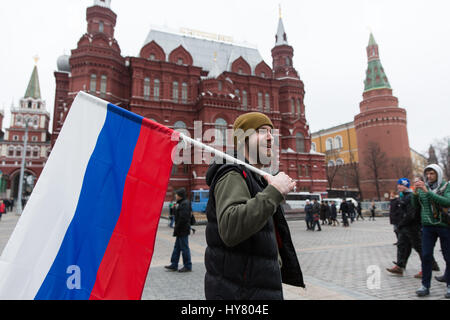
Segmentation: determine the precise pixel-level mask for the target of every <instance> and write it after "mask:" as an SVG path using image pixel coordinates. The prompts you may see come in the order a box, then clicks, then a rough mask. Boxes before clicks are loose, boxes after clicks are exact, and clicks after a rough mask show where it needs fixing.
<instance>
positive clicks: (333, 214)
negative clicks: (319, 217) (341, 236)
mask: <svg viewBox="0 0 450 320" xmlns="http://www.w3.org/2000/svg"><path fill="white" fill-rule="evenodd" d="M330 215H331V221H332V222H333V227H335V226H336V222H337V224H338V225H339V224H340V223H339V220H338V219H337V208H336V202H335V201H331V206H330Z"/></svg>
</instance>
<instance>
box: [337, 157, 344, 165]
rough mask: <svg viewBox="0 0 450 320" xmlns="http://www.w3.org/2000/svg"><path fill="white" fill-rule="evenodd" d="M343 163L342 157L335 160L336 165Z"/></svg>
mask: <svg viewBox="0 0 450 320" xmlns="http://www.w3.org/2000/svg"><path fill="white" fill-rule="evenodd" d="M343 164H344V160H343V159H341V158H339V159H337V160H336V165H337V166H342V165H343Z"/></svg>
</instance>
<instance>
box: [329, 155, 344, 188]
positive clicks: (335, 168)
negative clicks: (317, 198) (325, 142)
mask: <svg viewBox="0 0 450 320" xmlns="http://www.w3.org/2000/svg"><path fill="white" fill-rule="evenodd" d="M338 155H339V151H338V150H337V149H331V150H328V151H327V152H326V156H325V160H326V162H327V164H326V167H325V173H326V175H327V181H328V189H330V190H331V189H333V182H334V179H335V177H336V175H337V173H338V172H339V171H340V170H341V168H342V164H337V161H336V160H337V157H338ZM330 161H333V165H330Z"/></svg>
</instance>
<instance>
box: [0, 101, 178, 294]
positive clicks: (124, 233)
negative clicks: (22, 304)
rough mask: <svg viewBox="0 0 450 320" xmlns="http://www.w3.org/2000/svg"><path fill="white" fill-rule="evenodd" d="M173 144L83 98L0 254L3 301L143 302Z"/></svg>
mask: <svg viewBox="0 0 450 320" xmlns="http://www.w3.org/2000/svg"><path fill="white" fill-rule="evenodd" d="M178 138H179V135H178V134H177V133H176V132H174V131H173V130H171V129H169V128H167V127H164V126H162V125H159V124H158V123H155V122H153V121H151V120H148V119H145V118H143V117H141V116H138V115H136V114H133V113H131V112H128V111H126V110H124V109H122V108H119V107H117V106H115V105H112V104H108V103H107V102H106V101H103V100H100V99H98V98H96V97H93V96H90V95H88V94H86V93H84V92H80V93H79V94H78V95H77V97H76V98H75V100H74V102H73V104H72V107H71V109H70V112H69V113H68V115H67V119H66V121H65V124H64V126H63V128H62V130H61V132H60V135H59V137H58V140H57V141H56V143H55V146H54V148H53V150H52V153H51V155H50V157H49V159H48V162H47V164H46V166H45V168H44V170H43V172H42V174H41V176H40V178H39V180H38V183H37V184H36V187H35V188H34V190H33V193H32V195H31V197H30V199H29V201H28V203H27V206H26V207H25V210H24V212H23V214H22V216H21V217H20V219H19V221H18V223H17V226H16V228H15V229H14V231H13V233H12V235H11V237H10V239H9V241H8V243H7V245H6V247H5V249H4V251H3V253H2V255H1V257H0V299H52V300H54V299H140V298H141V296H142V291H143V288H144V284H145V279H146V276H147V273H148V269H149V267H150V262H151V258H152V255H153V249H154V244H155V237H156V232H157V228H158V223H159V218H160V215H161V209H162V206H163V202H164V198H165V194H166V191H167V185H168V182H169V177H170V172H171V168H172V158H171V154H172V150H173V148H174V147H175V146H176V145H177V143H178Z"/></svg>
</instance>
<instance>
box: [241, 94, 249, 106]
mask: <svg viewBox="0 0 450 320" xmlns="http://www.w3.org/2000/svg"><path fill="white" fill-rule="evenodd" d="M247 106H248V97H247V91H245V90H242V107H243V109H244V110H247Z"/></svg>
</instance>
